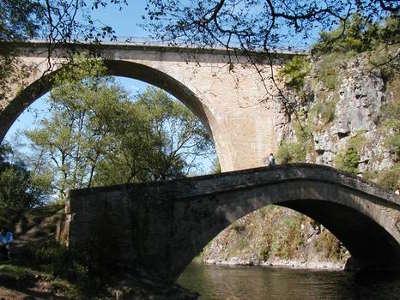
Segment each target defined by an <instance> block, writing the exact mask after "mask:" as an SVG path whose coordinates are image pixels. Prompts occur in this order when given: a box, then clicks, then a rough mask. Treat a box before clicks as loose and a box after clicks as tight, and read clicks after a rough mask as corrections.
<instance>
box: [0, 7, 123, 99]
mask: <svg viewBox="0 0 400 300" xmlns="http://www.w3.org/2000/svg"><path fill="white" fill-rule="evenodd" d="M110 4H112V5H114V6H117V7H118V8H119V9H122V8H123V7H124V5H127V1H126V0H2V1H0V100H1V99H2V98H4V97H5V95H6V94H7V92H9V86H10V84H11V83H12V82H15V81H17V80H18V79H19V76H21V74H22V73H23V72H22V71H23V70H21V65H20V64H19V63H18V61H17V60H16V53H15V44H14V42H19V41H24V40H26V39H33V38H38V39H44V40H46V41H47V42H48V46H47V56H48V70H51V69H52V63H51V60H50V57H51V55H52V53H53V51H54V50H55V49H57V48H59V47H64V46H65V45H66V44H67V43H70V42H75V43H79V42H82V41H85V42H90V43H98V42H99V41H100V40H104V39H106V38H108V39H111V40H113V39H115V38H116V37H115V34H114V30H113V29H112V28H111V27H110V26H107V25H104V24H102V23H101V22H99V21H95V20H93V18H92V16H91V12H92V11H93V10H96V9H98V8H100V7H106V6H108V5H110ZM5 42H6V43H5ZM70 54H71V55H70V58H72V55H73V52H71V53H70ZM28 71H29V70H28Z"/></svg>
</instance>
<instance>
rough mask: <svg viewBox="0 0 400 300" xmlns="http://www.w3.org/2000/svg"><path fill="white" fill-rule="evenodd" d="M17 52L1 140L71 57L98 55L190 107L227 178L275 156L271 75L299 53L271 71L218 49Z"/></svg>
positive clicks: (30, 47)
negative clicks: (16, 68) (211, 141)
mask: <svg viewBox="0 0 400 300" xmlns="http://www.w3.org/2000/svg"><path fill="white" fill-rule="evenodd" d="M14 46H15V47H16V57H17V65H18V66H19V68H20V70H21V71H20V76H18V77H17V78H13V79H10V80H9V86H8V88H9V89H8V91H7V93H6V96H5V97H4V98H3V99H0V141H1V140H2V139H3V138H4V136H5V134H6V132H7V130H8V129H9V128H10V126H11V125H12V123H13V122H14V121H15V120H16V118H17V117H18V116H19V115H20V114H21V113H22V111H23V110H24V109H25V108H27V107H28V106H29V105H30V104H32V102H34V101H35V100H36V99H37V98H38V97H40V96H42V95H43V94H44V93H46V92H47V91H49V90H50V89H51V87H52V84H53V77H54V74H55V73H56V71H57V70H58V69H60V68H61V67H62V66H63V63H64V64H65V61H66V57H67V54H68V53H70V52H71V51H75V52H88V51H95V52H96V53H95V54H96V55H98V56H100V57H102V58H103V59H104V60H105V63H106V65H107V67H108V72H109V74H110V75H116V76H124V77H129V78H134V79H138V80H142V81H145V82H147V83H150V84H152V85H155V86H158V87H160V88H162V89H164V90H166V91H167V92H169V93H170V94H172V95H174V96H175V97H176V98H177V99H179V100H180V101H182V102H183V103H184V104H185V105H186V106H187V107H188V108H190V109H191V110H192V112H193V113H194V114H196V115H197V116H198V117H199V118H200V119H201V120H202V121H203V123H204V124H205V125H206V126H207V127H208V128H209V130H210V132H211V134H212V136H213V138H214V141H215V145H216V150H217V154H218V157H219V161H220V164H221V167H222V170H223V171H232V170H239V169H246V168H253V167H257V166H261V165H263V164H264V161H265V158H266V156H267V153H269V152H272V151H274V150H275V149H276V146H277V145H276V143H277V142H276V141H277V138H276V132H275V129H274V127H275V126H276V123H277V119H276V114H275V110H276V105H275V101H276V97H274V95H276V90H277V89H276V87H275V85H274V84H273V82H272V80H271V74H272V72H276V71H277V68H279V66H280V65H282V62H284V61H285V60H286V59H288V58H291V57H292V56H293V53H289V52H287V53H284V52H282V53H276V54H275V56H274V59H273V61H272V64H270V61H269V60H267V59H266V58H265V57H263V55H262V54H253V55H252V56H246V55H240V54H238V53H235V52H232V51H230V52H228V51H226V50H220V49H192V48H180V47H165V46H144V45H132V44H105V45H97V46H96V47H93V46H91V45H82V44H80V45H74V44H71V45H69V46H68V47H66V48H64V49H57V50H53V51H52V52H51V56H49V52H48V50H49V45H48V44H46V43H44V42H27V43H20V44H15V45H14ZM229 57H230V59H229ZM250 57H251V60H250ZM229 62H231V63H229ZM253 64H256V65H257V68H255V67H254V66H253ZM260 75H261V76H262V78H263V79H264V80H261V76H260Z"/></svg>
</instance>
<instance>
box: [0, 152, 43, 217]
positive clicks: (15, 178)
mask: <svg viewBox="0 0 400 300" xmlns="http://www.w3.org/2000/svg"><path fill="white" fill-rule="evenodd" d="M47 191H48V186H46V183H45V182H42V181H40V180H39V179H38V178H35V176H34V175H33V174H32V173H31V172H30V171H29V170H28V169H27V168H26V166H25V164H24V163H23V162H21V161H19V160H16V161H14V155H13V151H12V149H11V147H10V146H9V145H2V146H0V210H4V209H12V210H21V209H26V208H32V207H34V206H37V205H40V204H42V202H43V200H44V199H45V197H46V195H47V193H46V192H47Z"/></svg>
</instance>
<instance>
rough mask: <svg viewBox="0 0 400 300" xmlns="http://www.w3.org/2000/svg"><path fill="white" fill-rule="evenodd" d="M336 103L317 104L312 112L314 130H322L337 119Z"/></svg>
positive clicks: (311, 118)
mask: <svg viewBox="0 0 400 300" xmlns="http://www.w3.org/2000/svg"><path fill="white" fill-rule="evenodd" d="M335 110H336V102H335V101H329V102H317V103H316V104H315V105H314V106H313V107H312V108H311V110H310V120H311V122H312V123H313V129H314V130H321V129H323V128H324V126H325V125H327V124H329V123H330V122H332V121H333V120H334V119H335Z"/></svg>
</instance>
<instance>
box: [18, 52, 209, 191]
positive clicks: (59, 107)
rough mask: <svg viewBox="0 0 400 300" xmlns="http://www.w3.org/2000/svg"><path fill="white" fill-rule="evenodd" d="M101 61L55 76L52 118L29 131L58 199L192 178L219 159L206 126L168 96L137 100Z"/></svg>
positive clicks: (78, 61) (153, 93) (39, 172)
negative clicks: (204, 163) (199, 166)
mask: <svg viewBox="0 0 400 300" xmlns="http://www.w3.org/2000/svg"><path fill="white" fill-rule="evenodd" d="M104 72H105V67H104V65H103V64H102V62H101V61H99V60H97V59H88V58H86V57H75V58H74V62H73V63H71V64H70V65H68V66H66V67H65V68H64V69H62V70H61V71H60V72H59V74H58V75H57V78H56V81H55V82H56V88H55V89H53V90H52V92H51V95H50V99H49V101H50V104H51V115H50V117H49V118H48V119H44V120H42V121H41V126H40V127H39V128H36V129H33V130H28V131H26V133H25V134H26V136H27V137H28V138H29V139H30V140H31V141H32V143H33V147H34V150H35V155H34V157H33V158H32V159H31V160H32V169H34V170H35V174H36V176H37V178H38V180H42V181H46V180H50V182H52V185H53V187H54V190H55V191H56V192H58V195H59V198H61V199H62V198H64V197H65V193H66V190H67V189H71V188H84V187H91V186H96V185H110V184H120V183H131V182H144V181H154V180H165V179H170V178H177V177H182V176H185V175H186V174H188V173H189V172H190V170H191V168H193V167H195V166H196V163H197V161H198V160H199V159H200V158H201V157H204V156H207V155H209V154H213V151H214V149H213V142H212V140H211V137H210V135H209V134H208V132H207V130H206V128H205V127H204V126H203V125H202V123H201V122H200V121H199V120H198V118H196V117H195V116H194V115H193V114H192V113H191V112H190V111H189V110H188V109H187V108H186V107H184V106H183V105H181V104H180V103H178V102H176V101H174V100H172V99H171V98H170V97H169V96H168V95H167V94H166V93H165V92H163V91H161V90H158V89H155V88H149V89H147V90H146V91H145V92H144V93H143V94H141V95H138V96H137V99H135V101H132V100H131V99H130V98H129V97H128V95H127V93H126V92H125V91H124V90H122V89H121V87H119V86H118V85H117V84H116V83H115V82H114V81H113V80H112V78H110V77H106V76H104Z"/></svg>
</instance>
